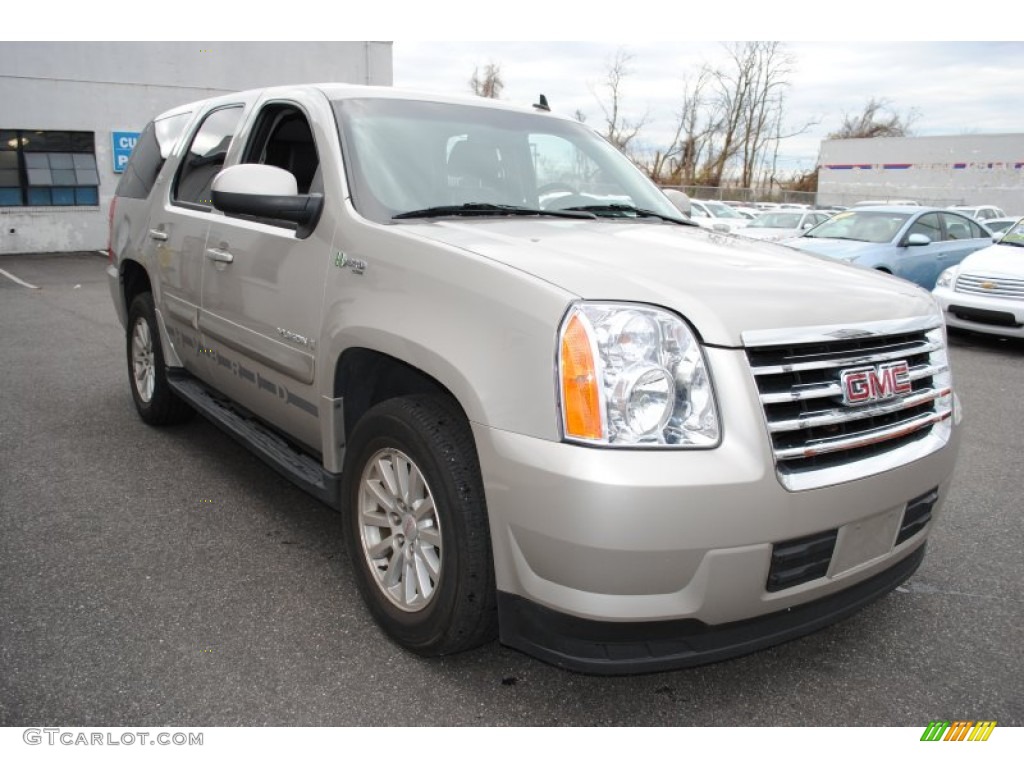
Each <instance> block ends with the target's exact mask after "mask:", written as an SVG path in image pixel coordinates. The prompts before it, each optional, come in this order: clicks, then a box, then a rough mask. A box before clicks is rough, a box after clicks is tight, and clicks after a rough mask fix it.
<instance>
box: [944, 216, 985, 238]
mask: <svg viewBox="0 0 1024 768" xmlns="http://www.w3.org/2000/svg"><path fill="white" fill-rule="evenodd" d="M942 219H943V222H944V223H945V225H946V239H947V240H970V239H971V238H974V237H982V234H981V227H979V226H978V225H977V224H976V223H975V222H974V221H973V220H972V219H968V218H966V217H964V216H958V215H957V214H955V213H944V214H942Z"/></svg>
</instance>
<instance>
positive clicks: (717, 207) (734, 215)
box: [704, 201, 743, 219]
mask: <svg viewBox="0 0 1024 768" xmlns="http://www.w3.org/2000/svg"><path fill="white" fill-rule="evenodd" d="M704 207H706V208H707V209H708V210H709V211H711V215H712V216H714V217H715V218H716V219H742V218H743V216H742V214H740V213H739V211H734V210H733V209H732V208H730V207H729V206H728V205H726V204H725V203H713V202H711V201H705V202H704Z"/></svg>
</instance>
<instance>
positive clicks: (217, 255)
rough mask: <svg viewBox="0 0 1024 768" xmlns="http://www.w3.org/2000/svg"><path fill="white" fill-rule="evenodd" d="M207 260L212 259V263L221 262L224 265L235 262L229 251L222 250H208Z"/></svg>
mask: <svg viewBox="0 0 1024 768" xmlns="http://www.w3.org/2000/svg"><path fill="white" fill-rule="evenodd" d="M206 258H208V259H210V260H211V261H220V262H223V263H224V264H230V263H231V262H232V261H234V260H235V257H234V255H233V254H230V253H228V252H227V251H222V250H221V249H220V248H207V249H206Z"/></svg>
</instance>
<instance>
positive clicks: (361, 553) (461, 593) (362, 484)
mask: <svg viewBox="0 0 1024 768" xmlns="http://www.w3.org/2000/svg"><path fill="white" fill-rule="evenodd" d="M344 477H345V484H346V490H345V495H344V499H345V528H346V544H347V547H348V551H349V556H350V559H351V562H352V567H353V571H354V573H355V576H356V583H357V585H358V587H359V591H360V593H361V594H362V597H363V599H364V600H365V602H366V604H367V606H368V607H369V609H370V612H371V613H372V614H373V617H374V618H375V619H376V621H377V622H378V623H379V624H380V625H381V627H382V628H383V629H384V630H385V631H386V632H387V633H388V634H389V635H390V636H391V637H392V638H394V639H395V640H396V641H397V642H398V643H399V644H401V645H403V646H405V647H406V648H408V649H410V650H412V651H415V652H416V653H419V654H422V655H425V656H440V655H443V654H448V653H455V652H457V651H462V650H466V649H468V648H472V647H474V646H476V645H480V644H481V643H484V642H486V641H488V640H491V639H492V638H493V637H494V636H495V634H496V629H497V613H496V590H495V584H494V568H493V565H492V561H491V545H490V534H489V529H488V524H487V508H486V504H485V502H484V494H483V483H482V481H481V479H480V469H479V464H478V461H477V457H476V448H475V445H474V442H473V436H472V434H471V432H470V430H469V425H468V423H467V422H466V419H465V416H464V415H463V414H462V412H461V411H460V410H459V409H458V408H457V406H455V405H454V403H452V402H451V400H449V399H448V398H443V397H438V396H433V395H424V396H419V395H418V396H413V397H403V398H396V399H393V400H388V401H386V402H383V403H380V404H378V405H376V406H374V407H373V408H372V409H370V410H369V411H368V412H367V413H366V415H365V416H363V418H362V419H360V421H359V423H358V424H357V425H356V428H355V430H354V431H353V434H352V437H351V439H350V440H349V444H348V449H347V455H346V468H345V472H344Z"/></svg>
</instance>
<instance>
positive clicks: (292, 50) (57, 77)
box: [0, 42, 393, 253]
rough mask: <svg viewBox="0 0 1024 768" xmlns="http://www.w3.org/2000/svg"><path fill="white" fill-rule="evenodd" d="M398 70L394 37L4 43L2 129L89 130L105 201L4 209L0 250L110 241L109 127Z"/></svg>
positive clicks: (377, 79) (375, 79)
mask: <svg viewBox="0 0 1024 768" xmlns="http://www.w3.org/2000/svg"><path fill="white" fill-rule="evenodd" d="M392 76H393V72H392V56H391V43H389V42H289V43H274V42H260V43H241V42H229V43H215V42H214V43H176V42H171V43H165V42H152V43H121V42H119V43H28V42H0V129H5V130H15V129H20V130H70V131H92V132H93V133H94V134H95V139H96V163H97V165H98V167H99V173H100V190H99V192H100V204H99V206H95V207H76V208H56V207H55V208H49V207H47V208H0V253H42V252H48V251H82V250H93V249H101V248H105V247H106V244H107V218H106V217H107V207H108V205H109V203H110V198H111V197H112V196H113V193H114V188H115V187H116V186H117V181H118V179H119V175H118V174H115V173H114V172H113V165H112V163H113V158H112V155H113V150H112V148H111V132H112V131H141V130H142V128H143V127H144V126H145V125H146V123H147V122H149V120H151V119H152V118H153V117H154V116H155V115H157V114H159V113H160V112H163V111H164V110H166V109H170V108H171V107H173V106H176V105H178V104H184V103H187V102H190V101H197V100H199V99H204V98H208V97H210V96H215V95H218V94H222V93H230V92H232V91H240V90H246V89H249V88H258V87H264V86H271V85H287V84H289V83H309V82H346V83H361V84H367V85H391V84H392ZM11 230H13V232H12V231H11Z"/></svg>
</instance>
